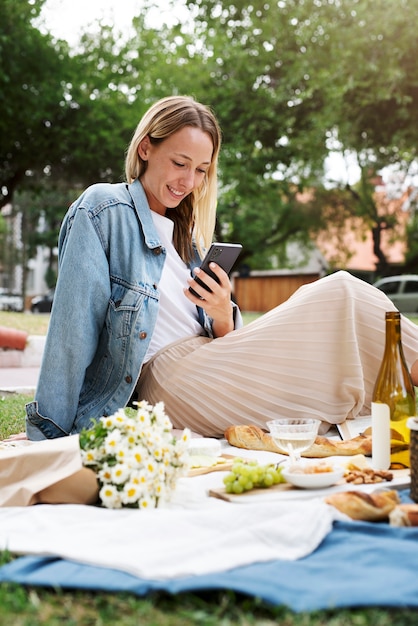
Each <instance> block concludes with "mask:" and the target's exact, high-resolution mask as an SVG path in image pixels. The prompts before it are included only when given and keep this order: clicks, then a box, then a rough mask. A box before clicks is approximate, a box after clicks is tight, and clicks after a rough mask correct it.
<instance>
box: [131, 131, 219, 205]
mask: <svg viewBox="0 0 418 626" xmlns="http://www.w3.org/2000/svg"><path fill="white" fill-rule="evenodd" d="M212 153H213V144H212V139H211V137H210V135H209V134H208V133H205V132H204V131H202V130H201V129H200V128H195V127H194V126H185V127H183V128H182V129H181V130H179V131H177V132H176V133H173V134H172V135H170V137H168V138H167V139H164V141H162V142H161V143H155V144H152V143H151V141H150V139H149V137H145V138H144V139H143V140H142V141H141V143H140V144H139V147H138V154H139V156H140V157H141V159H143V160H144V161H146V162H147V169H146V170H145V172H144V174H143V175H142V177H141V182H142V185H143V187H144V190H145V193H146V196H147V199H148V203H149V205H150V208H151V209H152V210H153V211H155V212H156V213H160V214H161V215H164V214H165V212H166V209H167V208H170V209H173V208H175V207H176V206H178V205H179V204H180V202H181V201H182V200H183V199H184V198H185V197H186V196H187V195H189V194H190V193H191V192H192V191H193V190H194V189H197V188H198V187H200V185H201V184H202V182H203V180H204V178H205V174H206V172H207V170H208V169H209V166H210V164H211V160H212Z"/></svg>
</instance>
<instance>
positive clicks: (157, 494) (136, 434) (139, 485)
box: [80, 402, 190, 509]
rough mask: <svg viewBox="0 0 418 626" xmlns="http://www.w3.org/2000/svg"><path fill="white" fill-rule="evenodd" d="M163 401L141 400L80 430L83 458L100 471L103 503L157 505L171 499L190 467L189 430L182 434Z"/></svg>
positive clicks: (132, 506)
mask: <svg viewBox="0 0 418 626" xmlns="http://www.w3.org/2000/svg"><path fill="white" fill-rule="evenodd" d="M172 429H173V426H172V423H171V421H170V419H169V417H168V416H167V415H166V413H165V409H164V404H163V403H162V402H159V403H157V404H156V405H155V406H151V405H150V404H148V403H147V402H140V403H138V408H137V409H136V410H135V409H129V408H126V409H119V410H118V411H117V412H116V413H114V414H113V415H110V416H108V417H102V418H100V420H98V421H97V422H96V424H95V425H94V426H93V428H91V429H89V430H83V431H82V432H81V433H80V448H81V457H82V462H83V465H84V466H85V467H89V468H90V469H92V470H94V471H95V472H96V474H97V479H98V482H99V487H100V491H99V497H100V501H101V503H102V504H103V506H105V507H107V508H112V509H117V508H122V507H131V508H139V509H148V508H155V507H157V506H158V503H159V502H160V503H161V502H162V501H168V500H169V499H170V496H171V495H172V492H173V491H174V489H175V486H176V483H177V480H178V478H180V477H181V476H184V475H185V474H186V473H187V470H188V451H187V449H188V445H189V440H190V431H189V430H188V429H185V430H184V431H183V433H182V436H181V437H180V438H178V439H177V438H176V437H174V435H173V432H172Z"/></svg>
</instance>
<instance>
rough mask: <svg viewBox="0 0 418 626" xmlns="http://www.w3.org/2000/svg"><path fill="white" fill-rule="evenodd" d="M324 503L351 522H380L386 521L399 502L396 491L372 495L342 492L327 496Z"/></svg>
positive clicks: (358, 492) (360, 492) (359, 492)
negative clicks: (349, 518) (346, 516)
mask: <svg viewBox="0 0 418 626" xmlns="http://www.w3.org/2000/svg"><path fill="white" fill-rule="evenodd" d="M325 502H326V503H327V504H331V505H332V506H334V507H335V508H336V509H338V510H339V511H341V513H345V515H348V517H351V519H353V520H361V521H364V522H380V521H383V520H387V519H388V517H389V515H390V513H391V512H392V511H393V510H394V509H395V507H396V506H397V505H398V504H399V503H400V500H399V496H398V493H397V491H394V490H392V491H382V492H377V493H372V494H368V493H363V492H362V491H342V492H339V493H333V494H332V495H330V496H328V497H327V498H325Z"/></svg>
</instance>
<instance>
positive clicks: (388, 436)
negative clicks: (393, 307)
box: [372, 311, 416, 469]
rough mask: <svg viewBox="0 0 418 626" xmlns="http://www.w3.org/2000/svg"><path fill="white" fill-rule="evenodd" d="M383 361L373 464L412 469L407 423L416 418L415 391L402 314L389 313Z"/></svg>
mask: <svg viewBox="0 0 418 626" xmlns="http://www.w3.org/2000/svg"><path fill="white" fill-rule="evenodd" d="M385 319H386V340H385V351H384V353H383V360H382V363H381V366H380V370H379V373H378V376H377V379H376V384H375V387H374V391H373V398H372V464H373V467H374V469H388V468H389V467H392V468H393V469H396V468H399V467H402V466H404V467H409V466H410V460H409V439H410V432H409V428H407V425H406V423H407V421H408V419H409V418H410V417H413V416H415V415H416V405H415V388H414V385H413V384H412V380H411V376H410V374H409V370H408V367H407V365H406V361H405V356H404V353H403V348H402V340H401V315H400V313H399V312H398V311H396V312H393V311H391V312H389V313H386V315H385Z"/></svg>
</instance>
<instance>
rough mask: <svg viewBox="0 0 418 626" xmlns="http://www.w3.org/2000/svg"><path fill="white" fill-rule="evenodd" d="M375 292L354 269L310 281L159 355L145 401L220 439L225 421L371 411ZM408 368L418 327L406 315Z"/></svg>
mask: <svg viewBox="0 0 418 626" xmlns="http://www.w3.org/2000/svg"><path fill="white" fill-rule="evenodd" d="M393 310H395V307H394V305H393V304H392V303H391V302H390V300H389V299H388V298H387V297H386V296H385V295H384V294H383V293H382V292H381V291H379V290H378V289H376V288H374V287H372V286H371V285H369V284H368V283H366V282H364V281H362V280H359V279H356V278H354V277H353V276H351V274H348V273H347V272H337V273H335V274H332V275H330V276H327V277H325V278H322V279H320V280H318V281H316V282H314V283H311V284H308V285H304V286H303V287H301V288H300V289H298V291H296V292H295V293H294V294H293V295H292V296H291V298H289V299H288V300H287V301H286V302H284V303H283V304H281V305H279V306H278V307H276V308H275V309H272V310H271V311H269V312H268V313H266V314H265V315H263V316H261V317H260V318H258V319H257V320H255V321H254V322H252V323H250V324H248V325H247V326H245V327H243V328H241V329H239V330H235V331H233V332H231V333H229V334H228V335H226V336H225V337H221V338H218V339H208V338H207V337H190V338H188V339H185V340H182V341H180V342H176V343H174V344H171V345H170V346H168V347H166V348H165V349H163V350H161V351H160V352H159V353H157V354H156V355H155V356H154V357H153V358H152V359H151V360H150V361H149V362H148V363H147V364H146V365H145V366H144V369H143V371H142V373H141V377H140V380H139V383H138V387H137V390H138V392H139V398H141V399H146V400H148V402H150V403H152V404H154V403H156V402H159V401H163V402H164V404H165V407H166V412H167V414H168V415H169V417H170V419H171V421H172V422H173V425H174V427H175V428H184V427H188V428H190V429H191V430H192V431H194V432H197V433H200V434H202V435H204V436H212V437H219V436H223V433H224V431H225V429H226V428H228V426H231V425H234V424H256V425H258V426H260V427H261V428H263V427H264V428H265V424H266V422H267V421H268V420H270V419H274V418H277V417H280V416H284V417H286V416H288V417H299V416H302V415H305V414H308V415H310V416H313V417H316V418H318V419H320V420H322V421H323V422H327V423H328V424H338V423H341V422H343V421H344V420H345V419H346V418H355V417H356V416H358V415H366V414H368V413H370V409H371V397H372V392H373V387H374V383H375V380H376V376H377V373H378V369H379V366H380V362H381V359H382V356H383V350H384V344H385V312H386V311H393ZM401 330H402V343H403V347H404V353H405V357H406V360H407V363H408V366H411V365H412V363H413V362H414V361H415V359H416V358H418V327H417V326H416V325H415V324H413V323H412V322H410V321H409V320H408V319H406V318H404V317H402V327H401Z"/></svg>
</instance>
